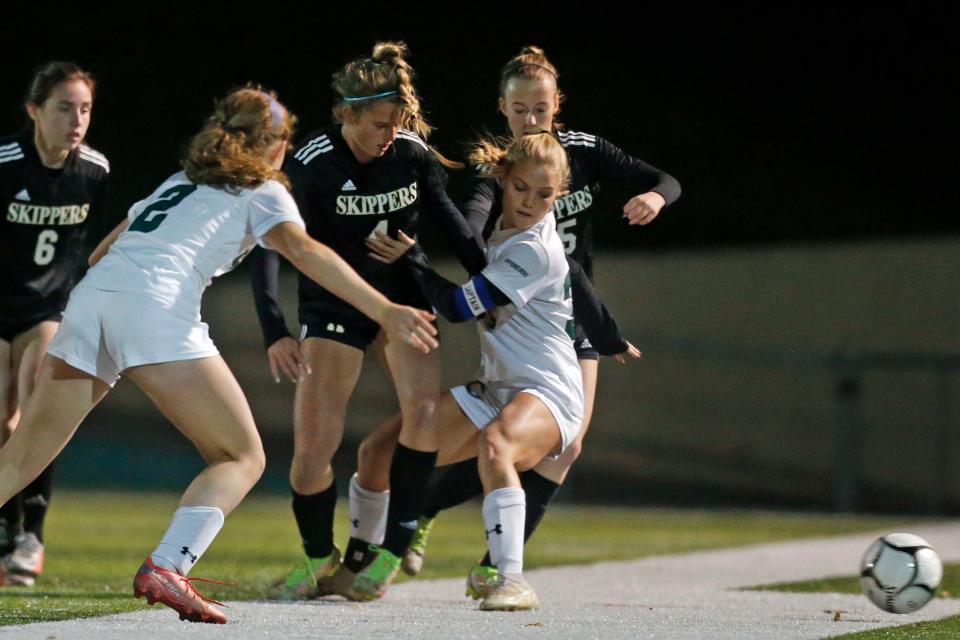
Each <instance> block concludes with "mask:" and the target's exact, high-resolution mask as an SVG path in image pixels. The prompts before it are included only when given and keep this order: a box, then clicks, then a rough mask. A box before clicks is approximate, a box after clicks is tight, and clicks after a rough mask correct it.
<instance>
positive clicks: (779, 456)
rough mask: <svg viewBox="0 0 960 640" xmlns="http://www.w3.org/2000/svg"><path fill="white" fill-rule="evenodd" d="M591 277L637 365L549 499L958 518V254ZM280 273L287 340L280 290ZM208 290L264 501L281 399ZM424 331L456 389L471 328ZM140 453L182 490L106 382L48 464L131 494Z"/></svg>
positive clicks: (229, 281) (363, 398)
mask: <svg viewBox="0 0 960 640" xmlns="http://www.w3.org/2000/svg"><path fill="white" fill-rule="evenodd" d="M597 265H598V274H597V284H598V289H599V291H600V292H601V294H602V295H603V297H604V299H605V300H606V302H607V303H608V305H609V306H610V307H611V309H612V311H613V313H614V315H615V316H616V317H617V319H618V321H619V323H620V325H621V327H622V329H623V331H624V334H625V335H626V336H627V337H628V338H630V339H631V340H632V341H633V342H634V343H635V344H637V345H638V346H639V347H640V348H641V349H642V350H643V351H644V358H643V360H642V361H640V362H636V363H631V364H629V365H626V366H622V365H619V364H617V363H615V362H613V361H612V360H608V359H604V361H603V362H602V363H601V367H600V380H599V387H598V395H597V402H596V408H595V413H594V419H593V423H592V425H591V427H590V432H589V434H588V436H587V439H586V444H585V447H584V451H583V454H582V456H581V459H580V461H579V462H578V463H577V465H575V467H574V469H573V472H572V473H571V477H570V480H569V481H568V484H567V486H565V487H564V489H563V491H562V492H561V496H562V498H563V499H567V500H579V501H605V502H623V503H659V504H698V505H734V506H744V505H767V506H770V505H773V506H791V507H814V508H823V509H843V510H851V509H857V510H898V511H913V512H924V511H929V512H948V513H960V469H958V465H960V436H957V435H955V434H956V433H957V432H958V431H960V430H958V429H956V427H957V426H958V425H957V422H958V416H957V411H956V408H955V399H956V398H957V397H960V395H958V394H960V375H957V369H958V366H960V356H958V355H957V354H960V239H949V238H947V239H934V240H916V241H911V242H906V241H904V242H897V243H864V244H853V245H837V246H817V247H779V248H777V247H774V248H762V249H730V250H723V251H714V252H689V253H684V252H677V253H665V254H659V255H636V254H629V253H614V254H603V255H600V256H598V258H597ZM441 266H442V267H446V268H447V269H448V270H449V273H451V274H458V270H457V269H455V268H454V267H452V266H451V265H450V264H448V263H441ZM282 276H283V277H282V283H281V286H282V292H283V303H284V307H285V310H286V311H287V314H288V321H289V324H290V328H291V329H294V328H295V326H294V323H295V322H296V283H295V275H294V273H293V272H292V270H286V271H285V272H284V273H283V274H282ZM451 277H457V278H459V277H460V276H459V275H451ZM223 280H224V281H223V282H217V283H215V284H214V286H213V287H212V288H211V289H210V291H209V292H208V293H207V294H206V297H205V299H204V310H203V315H204V318H205V319H206V321H207V322H208V323H209V324H210V327H211V335H212V336H213V338H214V341H215V342H216V343H217V345H218V346H219V347H220V349H221V351H222V353H223V355H224V357H225V359H226V360H227V362H228V364H229V365H230V366H231V368H232V369H233V370H234V372H235V374H236V375H237V378H238V380H239V381H240V384H241V385H242V387H243V388H244V391H245V392H246V393H247V396H248V398H249V399H250V404H251V407H252V409H253V412H254V416H255V417H256V419H257V423H258V425H259V427H260V429H261V433H262V434H263V436H264V440H265V445H266V447H267V452H268V473H267V476H266V477H265V480H264V482H263V483H261V486H263V487H268V488H272V489H274V490H281V491H282V490H285V489H284V488H285V486H286V479H285V476H286V472H287V468H288V465H289V460H290V450H291V446H292V437H291V426H290V425H291V423H292V405H293V387H292V385H291V384H290V383H286V382H285V383H282V384H280V385H276V384H274V383H273V381H272V380H271V379H270V377H269V373H268V371H267V367H266V362H265V357H264V350H263V346H262V342H261V339H260V336H259V330H258V328H257V323H256V318H255V314H254V313H253V307H252V301H251V296H250V292H249V287H248V284H247V278H246V274H245V273H244V272H243V271H242V269H241V270H240V271H239V272H237V273H234V274H231V275H229V276H227V277H225V278H224V279H223ZM442 336H443V347H442V349H441V354H442V357H443V367H444V382H445V384H447V385H454V384H459V383H462V382H464V381H467V380H469V379H471V377H472V376H473V375H474V374H475V372H476V370H477V365H478V362H479V358H478V352H477V346H476V337H475V329H474V328H473V327H471V326H467V325H449V324H444V325H443V326H442ZM763 345H768V346H763ZM374 360H375V359H372V358H371V359H370V361H369V362H368V363H367V366H366V369H365V371H364V374H363V375H362V376H361V380H360V383H359V384H358V386H357V389H356V392H355V393H354V396H353V399H352V401H351V405H350V407H349V411H348V417H347V431H346V435H345V443H344V446H343V448H342V451H341V453H340V454H338V457H337V459H336V460H335V463H336V465H337V468H338V473H339V474H343V477H346V474H347V473H349V472H350V471H352V469H353V468H354V467H355V457H354V456H355V447H356V445H357V443H358V442H359V441H360V439H361V438H362V437H363V436H364V435H365V434H366V433H368V432H369V431H370V429H371V428H372V427H373V426H374V425H375V424H377V423H378V422H379V421H380V420H383V419H385V418H387V417H389V416H390V415H391V414H392V413H394V412H395V411H396V401H395V398H394V394H393V390H392V388H391V386H390V384H389V382H388V381H387V380H386V377H385V376H384V375H383V374H382V373H381V372H380V371H379V366H378V365H377V364H376V363H375V361H374ZM147 445H148V446H147ZM145 446H146V449H145ZM123 447H126V452H124V449H123ZM144 451H147V452H156V455H160V456H162V457H163V458H165V459H167V460H169V461H170V464H168V465H166V466H165V467H164V468H165V470H169V473H165V475H164V477H163V478H162V479H161V478H151V479H147V480H146V482H154V483H156V482H160V481H161V480H163V481H165V482H167V483H168V485H167V486H171V487H175V486H183V485H184V484H185V483H186V481H187V480H188V479H189V477H190V476H189V474H190V473H192V472H193V471H194V470H195V469H196V468H198V464H199V462H198V460H197V459H196V454H195V453H194V452H193V451H192V450H191V448H190V445H189V443H187V442H186V441H185V440H183V439H182V438H180V437H178V436H175V435H174V434H173V430H172V428H171V427H170V426H169V425H167V424H165V423H164V421H163V418H162V417H161V416H160V415H159V414H158V412H157V411H156V409H154V408H153V407H152V406H151V405H150V403H149V401H148V400H147V399H146V398H145V397H144V396H143V394H141V393H140V392H139V391H138V390H136V389H135V388H133V386H132V385H130V384H129V383H126V382H121V384H119V385H118V387H117V389H116V390H115V391H114V392H113V393H112V394H111V395H110V396H109V397H108V398H107V400H106V401H105V402H104V403H103V405H102V406H101V407H99V408H98V409H97V410H96V411H95V412H94V414H93V415H92V416H91V418H90V420H88V421H87V424H85V425H84V426H83V427H82V428H81V432H80V435H79V436H78V438H77V441H76V442H75V443H74V444H71V446H70V448H69V449H68V451H67V452H66V453H67V456H66V458H67V459H66V460H65V463H64V469H63V476H64V478H65V481H68V482H76V483H78V484H85V485H89V484H94V483H97V484H103V483H107V482H110V481H111V479H117V483H118V484H121V485H122V486H130V485H131V484H133V483H135V482H137V481H141V482H142V480H141V479H140V476H139V475H138V474H137V472H136V469H135V468H134V467H136V466H137V462H136V461H137V460H139V459H140V458H138V457H137V455H140V453H143V452H144ZM91 452H94V453H96V455H92V454H91ZM130 452H140V453H133V454H132V453H130ZM181 457H182V458H183V460H184V461H185V462H184V463H183V464H182V465H179V463H178V464H174V462H175V461H176V460H179V459H180V458H181ZM124 460H126V461H129V463H127V462H124ZM107 465H110V472H109V473H103V472H102V468H103V467H104V466H107ZM94 467H96V468H94ZM128 467H129V468H130V472H129V473H126V472H125V471H124V469H127V468H128ZM181 467H182V471H181V470H177V471H175V472H174V469H181ZM344 484H345V483H344Z"/></svg>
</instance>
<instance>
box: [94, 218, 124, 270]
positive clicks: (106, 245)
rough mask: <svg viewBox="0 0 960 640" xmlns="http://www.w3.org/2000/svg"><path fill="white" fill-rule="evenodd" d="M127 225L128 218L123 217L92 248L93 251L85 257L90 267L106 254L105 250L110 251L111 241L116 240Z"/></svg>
mask: <svg viewBox="0 0 960 640" xmlns="http://www.w3.org/2000/svg"><path fill="white" fill-rule="evenodd" d="M129 226H130V218H124V219H123V220H122V221H121V222H120V224H118V225H117V226H115V227H114V228H113V231H111V232H110V233H108V234H107V236H106V237H105V238H104V239H103V240H101V241H100V243H99V244H98V245H97V246H96V247H95V248H94V250H93V253H91V254H90V257H89V258H87V264H88V265H90V266H91V267H92V266H93V265H95V264H97V263H98V262H100V259H101V258H102V257H103V256H105V255H107V251H110V247H111V246H113V243H114V242H116V240H117V238H118V237H120V234H121V233H123V232H124V231H126V229H127V227H129Z"/></svg>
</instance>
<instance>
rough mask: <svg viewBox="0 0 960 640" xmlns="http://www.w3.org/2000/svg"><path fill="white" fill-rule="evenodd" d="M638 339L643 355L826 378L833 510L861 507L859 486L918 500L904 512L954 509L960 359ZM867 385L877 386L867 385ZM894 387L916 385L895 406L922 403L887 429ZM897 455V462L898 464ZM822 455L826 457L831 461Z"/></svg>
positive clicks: (876, 502)
mask: <svg viewBox="0 0 960 640" xmlns="http://www.w3.org/2000/svg"><path fill="white" fill-rule="evenodd" d="M641 341H642V343H643V344H644V345H646V347H647V348H648V350H652V351H654V352H659V353H662V354H670V356H672V357H674V358H680V359H688V360H694V361H697V362H699V363H701V364H704V365H705V364H706V363H709V362H713V363H726V364H731V363H736V364H740V365H742V366H743V367H744V368H747V369H751V370H753V371H754V372H755V375H757V376H759V377H760V378H763V379H767V380H768V381H769V378H768V377H767V375H765V374H764V372H770V371H771V370H780V371H782V370H784V369H787V370H793V371H794V373H795V375H794V376H793V377H794V380H795V381H796V382H800V381H801V380H802V379H803V378H804V377H805V376H810V374H811V373H812V374H813V375H815V376H817V377H823V376H827V377H828V378H829V379H830V380H831V381H832V389H833V412H834V424H833V431H834V434H833V438H832V442H831V439H830V438H829V437H827V438H825V439H824V444H825V447H824V448H823V452H824V453H828V452H827V449H828V448H829V447H831V446H832V447H833V455H832V460H833V468H832V469H830V470H827V469H826V468H825V467H822V469H823V470H824V471H828V472H829V475H830V477H831V478H832V480H831V483H832V501H831V504H832V506H833V508H835V509H836V510H840V511H855V510H858V509H860V508H862V507H864V506H865V503H864V502H863V500H862V497H861V494H862V493H863V489H862V487H861V485H862V484H863V483H864V482H866V483H867V484H879V485H880V488H879V489H877V490H878V491H881V492H882V491H888V492H889V493H891V494H894V495H897V496H898V497H899V496H903V495H904V494H907V495H909V496H910V498H909V499H911V500H915V502H914V503H913V504H912V505H911V504H901V505H900V507H901V508H910V509H911V510H924V511H927V512H929V513H944V512H945V511H946V510H947V509H948V506H949V507H953V508H956V506H957V504H956V498H957V496H956V495H951V482H952V480H953V478H952V473H951V472H952V466H953V464H955V463H956V461H957V459H956V458H955V457H954V455H955V453H956V451H955V449H956V445H957V442H956V438H954V433H956V432H957V431H958V430H957V427H958V426H960V424H958V419H957V416H956V414H955V411H954V400H953V398H954V396H955V393H956V389H955V387H956V385H957V381H958V380H957V373H958V371H960V355H957V354H948V355H940V354H929V353H920V352H908V351H877V350H870V351H858V350H854V349H841V350H836V351H833V352H830V353H818V352H815V351H799V350H792V349H781V348H764V347H760V346H757V345H737V346H734V345H724V344H721V343H715V342H714V343H712V342H699V341H694V340H684V339H676V338H667V337H662V336H649V335H648V336H643V337H642V340H641ZM884 377H885V378H886V379H885V380H884ZM911 377H916V378H917V379H916V380H913V381H912V383H913V384H912V385H911V384H909V383H908V379H909V378H911ZM774 378H776V376H774ZM871 383H873V385H874V387H878V388H871V386H870V385H871ZM773 384H774V385H776V384H779V383H778V382H774V383H773ZM891 386H892V387H893V388H903V386H909V387H911V388H913V387H917V390H918V391H919V394H915V393H912V392H911V393H910V398H909V399H907V398H901V399H900V402H906V403H907V404H913V403H918V404H919V405H922V406H915V407H913V410H914V411H918V412H920V413H922V414H923V415H922V416H921V417H920V421H918V422H914V421H912V420H911V418H910V417H909V414H901V416H902V417H901V418H899V419H897V420H895V422H894V424H888V422H889V421H888V420H884V417H883V415H877V413H878V412H879V413H881V414H886V417H887V418H889V414H888V413H887V412H886V411H884V410H883V409H881V408H880V407H879V406H878V405H880V404H881V403H880V402H879V400H880V399H881V398H884V397H885V399H886V400H887V401H890V400H893V401H894V402H897V400H895V399H892V398H891V397H890V396H889V393H890V388H891ZM821 402H822V398H821ZM900 408H901V409H905V408H907V407H903V406H901V407H900ZM828 425H829V422H828V421H826V420H824V421H823V422H822V424H821V428H822V427H827V426H828ZM797 429H798V430H801V429H802V427H799V426H798V427H797ZM821 433H822V434H823V435H828V434H829V429H822V431H821ZM904 437H906V438H908V439H914V440H915V442H913V443H910V445H912V446H909V445H908V446H907V447H905V448H900V447H899V446H898V445H897V443H898V442H900V441H901V440H902V439H903V438H904ZM874 439H876V440H878V441H873V440H874ZM917 441H919V442H920V443H922V446H921V447H920V448H921V449H923V450H924V451H921V452H919V455H916V454H915V452H913V449H915V448H916V442H917ZM878 450H879V451H881V452H885V453H886V454H887V455H886V456H884V457H882V458H881V463H880V464H875V460H877V459H876V458H874V457H873V454H874V453H876V452H877V451H878ZM898 452H899V454H900V457H899V461H897V460H896V457H897V453H898ZM890 454H893V458H894V460H893V464H889V463H887V462H883V461H882V460H884V458H885V457H891V456H890ZM822 458H823V459H830V458H831V456H828V455H826V456H822ZM885 481H886V482H885ZM889 482H892V483H894V484H896V483H897V482H903V484H904V486H900V487H892V488H887V489H884V488H883V485H884V484H886V483H889ZM901 499H902V497H901ZM813 502H815V503H817V504H819V505H823V504H824V503H825V501H824V500H823V499H822V498H820V499H813ZM883 503H884V500H882V499H878V496H871V500H870V501H869V502H868V503H866V504H870V505H871V506H874V507H882V506H884V505H883Z"/></svg>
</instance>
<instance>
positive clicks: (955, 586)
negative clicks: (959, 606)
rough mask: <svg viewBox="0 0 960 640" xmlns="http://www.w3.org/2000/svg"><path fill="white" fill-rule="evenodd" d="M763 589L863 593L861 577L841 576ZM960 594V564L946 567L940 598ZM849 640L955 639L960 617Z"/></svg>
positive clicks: (850, 636)
mask: <svg viewBox="0 0 960 640" xmlns="http://www.w3.org/2000/svg"><path fill="white" fill-rule="evenodd" d="M758 588H759V589H767V590H774V591H795V592H801V593H860V584H859V582H858V581H857V576H838V577H834V578H826V579H823V580H808V581H804V582H790V583H783V584H773V585H763V586H762V587H758ZM956 594H960V565H957V564H947V565H944V567H943V581H942V582H941V583H940V589H939V591H938V592H937V596H938V597H940V598H952V597H955V596H956ZM839 637H840V638H846V639H849V640H880V639H884V640H886V639H893V638H897V639H899V638H910V639H911V640H912V639H914V638H916V639H917V640H948V639H949V640H953V639H954V638H958V637H960V616H954V617H951V618H945V619H943V620H936V621H933V622H920V623H917V624H912V625H907V626H903V627H897V628H895V629H877V630H874V631H861V632H859V633H850V634H847V635H843V636H839Z"/></svg>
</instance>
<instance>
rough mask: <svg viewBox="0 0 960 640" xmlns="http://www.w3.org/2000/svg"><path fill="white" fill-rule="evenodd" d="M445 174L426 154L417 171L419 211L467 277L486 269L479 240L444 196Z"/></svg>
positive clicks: (431, 156) (447, 197)
mask: <svg viewBox="0 0 960 640" xmlns="http://www.w3.org/2000/svg"><path fill="white" fill-rule="evenodd" d="M446 187H447V173H446V171H444V170H443V167H442V166H440V163H439V162H437V160H436V158H434V157H433V154H429V153H427V154H426V156H425V157H424V159H423V166H422V169H421V198H423V210H424V211H425V212H426V213H427V214H428V215H429V216H430V218H431V219H432V221H433V223H434V224H436V225H437V226H438V227H439V229H440V231H441V233H442V234H443V237H444V240H446V242H447V244H448V246H450V248H451V249H453V251H454V253H455V254H456V256H457V258H458V259H459V260H460V264H462V265H463V267H464V269H466V270H467V272H468V273H470V274H471V275H474V274H477V273H480V272H481V271H483V268H484V267H485V266H487V261H486V258H485V257H484V255H483V249H482V248H481V246H482V245H481V240H480V236H478V235H476V234H475V233H474V230H473V229H471V227H470V225H468V224H467V221H466V220H465V219H464V216H463V214H462V213H461V212H460V210H459V209H458V208H457V206H456V205H455V204H454V203H453V201H452V200H451V199H450V196H449V195H447V189H446Z"/></svg>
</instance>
